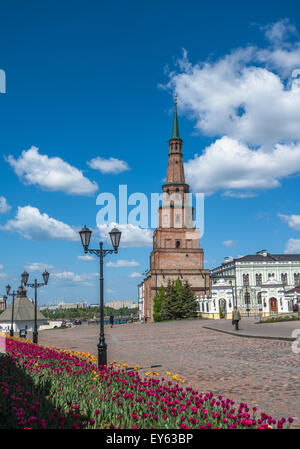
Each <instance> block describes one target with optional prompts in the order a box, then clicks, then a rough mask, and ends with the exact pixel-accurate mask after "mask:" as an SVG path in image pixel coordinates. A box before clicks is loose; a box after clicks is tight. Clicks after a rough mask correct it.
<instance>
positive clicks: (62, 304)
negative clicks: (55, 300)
mask: <svg viewBox="0 0 300 449" xmlns="http://www.w3.org/2000/svg"><path fill="white" fill-rule="evenodd" d="M58 308H59V309H86V308H87V302H73V303H70V302H60V303H59V304H58Z"/></svg>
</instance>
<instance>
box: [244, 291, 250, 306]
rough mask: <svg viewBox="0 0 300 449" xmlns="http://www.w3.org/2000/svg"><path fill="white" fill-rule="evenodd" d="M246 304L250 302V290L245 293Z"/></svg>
mask: <svg viewBox="0 0 300 449" xmlns="http://www.w3.org/2000/svg"><path fill="white" fill-rule="evenodd" d="M245 304H246V305H248V304H250V293H249V292H246V293H245Z"/></svg>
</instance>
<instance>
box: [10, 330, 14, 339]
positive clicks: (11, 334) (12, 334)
mask: <svg viewBox="0 0 300 449" xmlns="http://www.w3.org/2000/svg"><path fill="white" fill-rule="evenodd" d="M9 335H10V337H13V336H14V330H13V329H10V331H9Z"/></svg>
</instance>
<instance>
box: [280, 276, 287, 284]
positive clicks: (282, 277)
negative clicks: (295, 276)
mask: <svg viewBox="0 0 300 449" xmlns="http://www.w3.org/2000/svg"><path fill="white" fill-rule="evenodd" d="M281 282H282V283H283V285H287V283H288V277H287V273H281Z"/></svg>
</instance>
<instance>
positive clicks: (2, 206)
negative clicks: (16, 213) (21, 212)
mask: <svg viewBox="0 0 300 449" xmlns="http://www.w3.org/2000/svg"><path fill="white" fill-rule="evenodd" d="M10 209H11V206H10V205H9V204H8V203H7V200H6V198H4V196H0V214H7V213H8V212H9V211H10Z"/></svg>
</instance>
